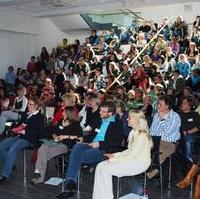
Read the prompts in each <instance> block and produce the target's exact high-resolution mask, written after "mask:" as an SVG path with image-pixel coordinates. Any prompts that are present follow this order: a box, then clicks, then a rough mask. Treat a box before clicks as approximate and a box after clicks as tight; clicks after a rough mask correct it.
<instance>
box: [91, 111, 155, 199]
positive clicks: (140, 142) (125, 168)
mask: <svg viewBox="0 0 200 199" xmlns="http://www.w3.org/2000/svg"><path fill="white" fill-rule="evenodd" d="M128 125H129V126H130V127H132V128H133V129H132V130H131V132H130V133H129V137H128V149H127V150H125V151H123V152H118V153H114V154H106V157H107V158H108V160H106V161H103V162H101V163H99V164H98V165H97V168H96V172H95V181H94V190H93V199H101V198H106V199H113V198H114V196H113V187H112V176H117V177H123V176H134V175H138V174H141V173H143V172H145V171H146V170H147V169H148V167H149V166H150V163H151V148H152V146H153V144H152V139H151V136H150V133H149V127H148V125H147V121H146V119H145V115H144V113H143V112H142V111H136V110H132V111H130V112H129V117H128Z"/></svg>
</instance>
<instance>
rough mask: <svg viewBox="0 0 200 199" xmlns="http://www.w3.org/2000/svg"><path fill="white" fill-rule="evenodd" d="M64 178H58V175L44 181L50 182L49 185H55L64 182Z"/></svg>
mask: <svg viewBox="0 0 200 199" xmlns="http://www.w3.org/2000/svg"><path fill="white" fill-rule="evenodd" d="M63 180H65V179H63V178H58V177H51V178H49V180H47V181H46V182H44V184H49V185H54V186H57V185H59V184H61V183H63Z"/></svg>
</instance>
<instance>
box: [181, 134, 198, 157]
mask: <svg viewBox="0 0 200 199" xmlns="http://www.w3.org/2000/svg"><path fill="white" fill-rule="evenodd" d="M184 138H185V145H186V158H188V159H191V158H192V144H193V143H194V142H195V141H196V139H197V135H196V134H194V135H185V136H184Z"/></svg>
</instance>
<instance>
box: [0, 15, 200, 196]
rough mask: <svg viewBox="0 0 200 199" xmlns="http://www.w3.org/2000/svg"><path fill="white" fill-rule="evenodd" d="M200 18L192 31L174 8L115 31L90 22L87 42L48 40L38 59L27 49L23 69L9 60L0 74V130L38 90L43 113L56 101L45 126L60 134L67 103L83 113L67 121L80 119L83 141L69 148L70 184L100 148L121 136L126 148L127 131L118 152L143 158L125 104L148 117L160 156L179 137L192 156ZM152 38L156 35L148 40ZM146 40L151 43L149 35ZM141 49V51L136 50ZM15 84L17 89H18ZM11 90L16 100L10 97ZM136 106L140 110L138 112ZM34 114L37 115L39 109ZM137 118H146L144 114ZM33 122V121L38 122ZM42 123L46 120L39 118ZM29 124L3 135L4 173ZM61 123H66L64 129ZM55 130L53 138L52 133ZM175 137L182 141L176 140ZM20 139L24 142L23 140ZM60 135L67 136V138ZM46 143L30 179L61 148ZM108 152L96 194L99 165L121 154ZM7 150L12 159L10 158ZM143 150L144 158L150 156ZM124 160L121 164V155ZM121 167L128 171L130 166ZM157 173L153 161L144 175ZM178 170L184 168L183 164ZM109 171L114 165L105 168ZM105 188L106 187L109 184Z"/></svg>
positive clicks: (199, 90)
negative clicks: (170, 14) (51, 43)
mask: <svg viewBox="0 0 200 199" xmlns="http://www.w3.org/2000/svg"><path fill="white" fill-rule="evenodd" d="M199 25H200V20H199V16H197V17H196V19H195V21H194V23H193V29H192V33H191V37H189V35H190V34H189V30H188V26H187V23H186V21H185V20H184V18H183V17H182V16H178V17H177V18H176V20H175V21H170V22H169V23H168V18H167V17H163V18H162V20H161V22H160V23H159V24H156V23H155V22H154V21H152V20H146V19H141V20H136V21H133V22H132V24H131V25H130V26H128V27H121V29H120V30H119V31H118V32H117V31H114V29H113V30H102V31H97V30H92V31H91V35H90V36H89V37H88V38H86V39H85V43H80V41H79V40H76V41H75V43H74V44H70V43H69V42H68V39H67V38H64V39H63V40H62V42H61V43H62V44H58V46H56V47H54V48H53V49H52V52H50V51H49V52H48V50H47V49H46V47H43V48H42V49H41V53H40V56H39V57H37V59H35V57H36V56H32V57H31V61H30V62H29V63H28V64H27V68H26V70H24V69H21V68H19V69H17V73H16V74H15V72H14V71H15V68H14V67H13V66H9V67H8V72H7V73H6V75H5V80H2V83H1V85H0V87H1V88H0V89H1V90H0V91H1V92H0V95H1V104H2V107H1V108H2V109H1V115H0V133H2V132H3V131H4V128H5V122H6V121H8V120H14V121H17V120H18V119H20V117H21V115H23V114H22V112H24V111H25V110H26V106H27V99H29V102H30V103H29V105H28V110H29V109H30V110H29V111H30V112H31V111H32V109H31V104H35V106H34V107H35V109H34V111H36V112H37V110H38V106H37V104H36V102H33V101H31V99H32V97H35V96H37V97H39V98H40V102H41V103H42V108H43V109H42V110H43V112H44V115H45V111H46V107H47V106H53V107H55V114H54V117H53V119H52V121H51V122H50V124H49V126H48V127H47V129H46V130H45V132H47V131H48V132H49V133H51V132H52V131H53V130H55V129H57V130H58V129H59V130H58V131H59V132H61V131H63V132H62V133H64V134H65V133H66V135H65V136H67V139H68V133H69V129H68V127H70V126H71V123H70V122H71V121H70V122H69V121H68V123H69V124H68V123H67V124H68V126H66V127H63V129H60V128H59V125H61V126H62V122H63V121H64V120H68V119H69V118H68V117H70V116H69V115H67V114H66V110H68V109H70V110H71V108H69V107H73V112H74V113H76V116H75V115H74V118H75V120H76V119H77V117H78V113H79V119H80V121H73V122H72V124H74V123H76V127H77V129H78V128H79V125H80V126H81V128H82V130H83V138H84V141H83V142H80V143H77V144H75V145H74V146H73V147H72V152H71V153H70V158H69V165H68V169H67V170H66V180H67V186H66V188H67V189H68V190H73V189H75V188H76V181H77V176H78V171H79V170H80V168H81V165H82V164H89V165H90V164H92V166H94V165H95V164H97V163H99V162H101V161H103V160H104V154H107V153H112V152H116V151H118V150H120V147H121V144H122V141H123V148H124V147H125V148H126V147H127V140H126V138H127V137H128V136H129V144H128V149H127V150H125V151H124V152H122V153H119V154H125V153H126V152H127V151H128V152H129V151H130V150H131V152H130V155H131V154H132V152H134V154H135V155H136V156H134V158H135V159H136V160H137V161H140V160H138V159H137V157H138V155H139V154H140V153H139V152H138V153H137V152H136V151H135V150H136V149H135V148H134V143H135V142H137V140H131V139H132V138H135V136H136V134H135V132H136V131H140V128H144V127H145V126H143V127H140V126H136V127H135V126H134V128H139V129H137V130H132V131H131V132H130V128H129V127H128V124H127V121H126V120H127V117H128V111H129V110H130V118H132V117H136V115H137V114H139V113H141V111H142V112H143V113H144V115H145V118H146V120H147V121H148V126H149V127H150V134H151V136H157V137H161V142H160V152H161V154H160V155H159V157H160V163H161V164H163V163H164V161H166V160H167V157H169V156H170V155H172V154H173V153H175V154H176V153H177V152H176V150H175V148H176V144H177V142H178V145H182V150H183V151H182V154H184V158H186V159H187V160H188V161H189V162H190V163H191V161H194V160H193V159H194V158H193V153H195V151H193V150H192V148H191V143H193V142H197V141H198V140H197V139H196V136H199V115H198V114H199V112H194V111H193V110H194V109H195V108H197V107H198V108H197V111H199V106H200V105H199V100H200V42H199V41H200V39H199V38H200V26H199ZM163 26H164V29H163V30H162V31H161V32H160V34H158V35H157V37H154V36H155V35H156V33H157V32H158V30H159V28H161V27H163ZM152 38H154V39H153V40H152ZM149 41H151V43H148V42H149ZM144 47H145V48H146V49H145V50H144V51H143V53H142V54H141V53H139V52H140V51H141V50H142V49H143V48H144ZM127 48H128V50H127ZM138 54H139V57H137V56H138ZM25 88H26V89H25ZM25 90H27V93H26V92H25ZM15 91H17V96H16V95H15ZM25 95H26V97H25ZM14 98H16V100H13V99H14ZM13 101H14V104H13ZM9 102H10V105H11V106H12V104H13V108H11V109H8V110H7V106H6V107H4V106H3V105H7V104H8V103H9ZM32 102H33V103H32ZM99 107H100V108H99ZM115 109H116V111H115ZM80 110H81V111H80ZM136 110H137V111H138V112H139V113H136V112H137V111H136ZM34 111H33V112H34ZM71 111H72V110H71ZM175 111H177V112H175ZM36 115H37V116H38V115H40V113H37V114H36ZM36 115H34V114H33V116H34V117H33V116H31V117H30V120H29V117H28V120H27V123H28V122H29V121H31V123H32V119H33V118H35V117H36ZM141 115H142V113H141ZM39 118H40V117H39ZM41 118H43V116H41ZM41 118H40V119H41ZM21 119H23V116H22V117H21ZM35 120H38V119H35ZM69 120H70V119H69ZM130 120H131V119H130ZM140 120H144V119H143V117H142V119H139V121H140ZM20 121H21V120H20ZM194 121H195V122H194ZM33 123H34V122H33ZM38 124H39V123H37V124H36V127H34V128H36V129H37V128H39V126H38ZM34 125H35V123H34ZM43 125H44V124H43ZM138 125H139V122H138ZM40 126H41V128H43V126H42V124H41V125H40ZM28 128H29V127H28V125H27V128H26V130H25V133H27V135H26V134H25V135H23V136H22V135H20V136H19V137H17V136H16V137H11V138H6V139H4V140H2V142H1V143H0V150H4V151H5V150H6V153H7V155H6V156H7V159H6V156H5V157H3V158H2V159H3V162H4V165H3V170H2V173H1V174H2V177H1V179H2V180H1V181H4V180H5V179H6V178H8V177H9V176H10V173H11V170H12V166H13V164H14V159H15V154H16V153H17V152H18V150H21V149H23V148H24V147H26V146H29V144H30V143H32V135H30V134H29V133H28V132H29V131H28ZM31 128H32V127H31ZM64 129H68V130H66V132H65V130H64ZM70 129H71V127H70ZM22 130H23V129H22ZM14 131H16V129H14ZM78 131H79V130H78ZM23 132H24V131H23ZM70 132H71V130H70ZM129 132H130V133H129ZM133 132H134V133H133ZM145 132H146V133H149V130H148V128H145ZM37 133H39V132H38V131H37V132H36V135H35V136H36V137H37ZM56 133H57V132H56ZM79 133H81V131H79V132H73V134H76V135H78V136H80V134H79ZM146 133H145V134H144V133H143V132H142V133H139V134H138V135H137V137H138V139H139V138H140V137H141V136H142V137H144V140H143V141H144V142H145V143H146V144H147V143H148V144H147V145H148V147H147V148H148V149H150V145H151V144H150V140H151V139H150V138H149V139H146V138H148V137H149V135H148V134H146ZM60 135H63V134H57V136H53V137H54V138H55V140H56V141H57V140H58V139H59V140H61V138H59V137H62V138H63V136H60ZM29 136H30V137H31V139H29V138H30V137H29ZM65 136H64V137H65ZM53 137H51V138H52V139H53ZM65 138H66V137H65ZM24 139H25V141H24ZM35 139H36V138H35ZM9 140H11V141H12V143H11V141H9ZM13 140H14V141H13ZM27 140H28V141H27ZM180 140H182V141H181V142H179V141H180ZM8 141H9V142H8ZM7 142H8V143H9V146H8V147H7V148H5V147H4V144H5V143H7ZM15 142H16V145H15ZM18 142H19V143H21V142H22V144H20V147H19V145H18ZM62 142H63V143H64V144H66V142H65V141H62ZM73 144H74V143H73ZM45 147H46V144H45V143H44V144H43V145H42V146H41V147H40V149H39V158H38V162H37V164H36V172H35V173H36V174H38V175H36V177H38V176H39V178H35V176H34V180H33V182H35V184H37V183H39V182H43V181H44V176H45V170H46V163H47V160H49V159H51V158H52V157H54V156H57V155H58V154H60V153H59V151H60V150H58V151H57V148H56V147H58V146H56V147H55V146H54V147H55V148H54V147H53V148H52V150H53V151H54V150H56V153H54V152H53V153H51V151H50V150H49V149H48V150H46V151H45V150H43V149H44V148H45ZM59 147H61V148H62V147H63V148H62V150H61V151H60V152H61V153H62V152H63V153H65V152H66V151H67V148H68V147H69V146H68V145H61V146H60V145H59ZM59 147H58V148H59ZM132 147H133V148H132ZM15 148H17V150H16V151H15V153H13V154H12V155H11V154H10V151H12V150H13V149H15ZM147 148H146V149H147ZM45 149H46V148H45ZM40 150H41V151H42V152H40ZM44 151H45V152H44ZM43 153H44V154H45V155H44V156H45V158H44V162H42V160H41V157H42V154H43ZM136 153H137V154H136ZM1 154H3V153H1ZM117 154H118V153H117ZM146 155H147V153H146ZM148 155H149V153H148ZM108 156H111V159H110V160H111V161H110V160H109V161H106V162H103V163H100V164H99V166H97V171H96V181H95V186H94V197H95V198H98V197H96V193H97V195H98V193H99V192H98V191H99V190H100V189H101V188H102V187H103V186H101V187H100V188H99V186H98V185H97V184H98V183H99V182H98V181H99V177H98V176H99V172H100V171H101V169H103V172H104V165H106V166H108V167H109V165H111V166H113V164H114V162H112V159H113V161H114V160H115V161H116V162H117V164H116V167H118V161H119V160H118V159H117V157H118V156H116V157H115V155H108ZM10 157H11V158H12V161H10V160H8V159H9V158H10ZM119 157H122V158H124V157H123V155H119ZM127 157H128V156H127ZM131 157H132V156H131ZM146 158H147V159H148V157H146ZM135 159H133V161H134V160H135ZM141 161H143V160H141ZM43 163H44V164H43ZM145 163H146V165H143V166H145V168H144V167H143V168H142V167H140V169H141V170H140V171H138V172H143V171H144V170H146V169H147V167H148V166H149V162H148V161H145ZM147 163H148V164H147ZM8 164H9V165H8ZM120 164H121V163H120ZM122 164H123V165H124V162H123V163H122ZM140 164H141V162H140ZM38 165H39V166H38ZM41 165H42V166H41ZM101 165H102V166H101ZM106 166H105V169H106V168H107V167H106ZM41 168H42V169H41ZM132 169H133V170H132V171H133V173H132V174H134V172H136V173H137V171H135V170H134V167H133V168H132ZM172 169H173V166H172ZM40 170H42V171H40ZM38 171H39V172H38ZM116 171H117V170H116ZM125 171H126V172H129V169H127V170H125ZM125 171H124V172H125ZM130 171H131V170H130ZM165 172H166V171H165ZM39 173H40V175H39ZM158 173H159V170H158V167H156V169H155V170H149V172H148V177H149V178H152V177H153V176H155V175H157V174H158ZM182 174H183V175H184V172H183V173H182ZM112 175H113V173H112V174H111V175H110V176H112ZM120 175H124V173H123V172H122V173H121V174H119V176H120ZM33 184H34V183H33ZM106 188H108V187H106ZM106 188H105V190H107V189H106ZM103 189H104V188H103ZM100 192H101V191H100ZM105 193H106V192H105ZM105 193H102V194H105ZM108 193H109V194H110V197H112V190H111V189H109V190H108ZM68 195H69V194H68V192H64V193H62V194H61V195H59V196H58V197H60V198H62V197H68ZM107 197H108V196H106V198H107ZM195 199H196V198H195Z"/></svg>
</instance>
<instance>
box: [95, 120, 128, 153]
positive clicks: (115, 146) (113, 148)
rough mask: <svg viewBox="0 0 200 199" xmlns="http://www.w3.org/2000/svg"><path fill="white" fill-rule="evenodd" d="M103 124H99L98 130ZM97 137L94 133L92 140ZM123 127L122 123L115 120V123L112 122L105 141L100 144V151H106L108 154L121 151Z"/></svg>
mask: <svg viewBox="0 0 200 199" xmlns="http://www.w3.org/2000/svg"><path fill="white" fill-rule="evenodd" d="M101 124H102V122H100V123H99V126H98V128H97V129H100V127H101ZM96 135H97V133H96V132H94V133H93V136H92V140H93V139H94V138H95V136H96ZM123 138H124V135H123V125H122V122H121V121H120V120H119V119H117V118H115V122H110V124H109V125H108V128H107V131H106V134H105V139H104V141H100V142H99V149H100V150H105V152H106V153H108V152H109V153H114V152H117V151H119V150H120V149H121V144H122V141H123Z"/></svg>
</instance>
